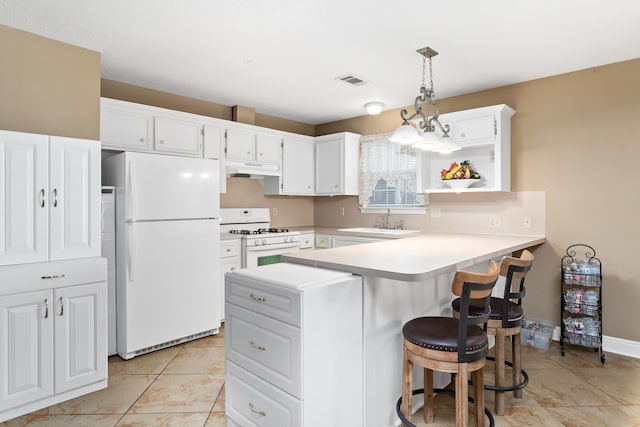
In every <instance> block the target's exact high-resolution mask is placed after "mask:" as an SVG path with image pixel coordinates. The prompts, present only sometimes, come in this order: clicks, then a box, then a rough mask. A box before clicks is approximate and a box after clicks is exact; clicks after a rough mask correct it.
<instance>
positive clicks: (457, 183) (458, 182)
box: [442, 179, 480, 189]
mask: <svg viewBox="0 0 640 427" xmlns="http://www.w3.org/2000/svg"><path fill="white" fill-rule="evenodd" d="M442 182H443V183H444V184H445V185H448V186H449V187H450V188H454V189H460V188H469V187H471V186H472V185H473V184H475V183H476V182H480V180H479V179H443V180H442Z"/></svg>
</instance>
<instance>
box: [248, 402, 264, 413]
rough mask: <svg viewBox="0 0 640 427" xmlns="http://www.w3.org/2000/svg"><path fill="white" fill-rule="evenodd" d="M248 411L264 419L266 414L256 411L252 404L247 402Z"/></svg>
mask: <svg viewBox="0 0 640 427" xmlns="http://www.w3.org/2000/svg"><path fill="white" fill-rule="evenodd" d="M249 409H251V412H253V413H254V414H257V415H260V416H261V417H266V416H267V413H266V412H265V411H257V410H256V407H255V406H253V403H251V402H249Z"/></svg>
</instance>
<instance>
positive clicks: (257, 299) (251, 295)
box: [249, 294, 267, 302]
mask: <svg viewBox="0 0 640 427" xmlns="http://www.w3.org/2000/svg"><path fill="white" fill-rule="evenodd" d="M249 296H250V297H251V299H252V300H254V301H258V302H267V299H266V298H265V297H257V296H255V295H253V294H249Z"/></svg>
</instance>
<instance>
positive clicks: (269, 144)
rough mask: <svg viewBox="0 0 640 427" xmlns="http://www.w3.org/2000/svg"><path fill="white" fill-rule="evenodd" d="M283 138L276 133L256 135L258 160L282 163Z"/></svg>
mask: <svg viewBox="0 0 640 427" xmlns="http://www.w3.org/2000/svg"><path fill="white" fill-rule="evenodd" d="M281 140H282V138H281V137H279V136H276V135H268V134H260V133H259V134H257V135H256V161H258V162H263V163H280V143H281Z"/></svg>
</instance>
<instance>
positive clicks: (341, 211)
mask: <svg viewBox="0 0 640 427" xmlns="http://www.w3.org/2000/svg"><path fill="white" fill-rule="evenodd" d="M338 212H340V216H344V208H340V209H338Z"/></svg>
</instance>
